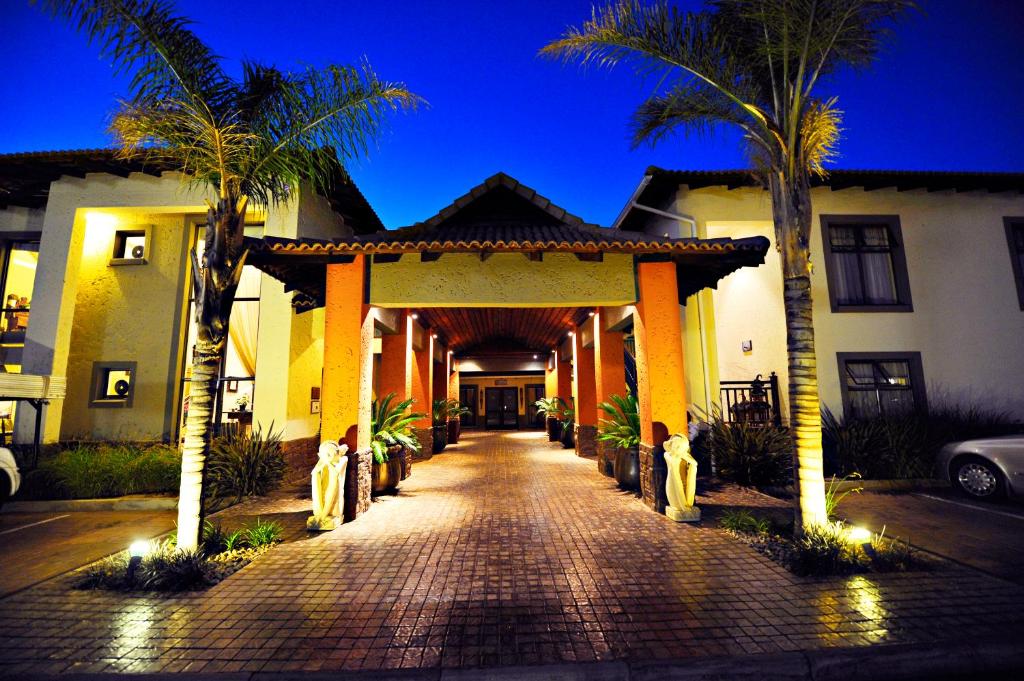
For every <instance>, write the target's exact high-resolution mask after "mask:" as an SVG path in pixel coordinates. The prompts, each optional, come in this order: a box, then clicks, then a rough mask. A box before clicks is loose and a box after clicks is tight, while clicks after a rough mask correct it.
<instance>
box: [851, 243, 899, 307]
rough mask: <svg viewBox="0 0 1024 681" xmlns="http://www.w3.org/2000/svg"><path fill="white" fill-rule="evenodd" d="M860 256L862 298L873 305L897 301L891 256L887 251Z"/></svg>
mask: <svg viewBox="0 0 1024 681" xmlns="http://www.w3.org/2000/svg"><path fill="white" fill-rule="evenodd" d="M860 257H861V263H862V265H863V268H864V300H865V301H866V302H868V303H871V304H874V305H892V304H894V303H897V302H899V301H898V297H897V295H896V279H895V277H894V276H893V272H892V257H891V256H890V255H889V254H888V253H864V254H862V255H861V256H860Z"/></svg>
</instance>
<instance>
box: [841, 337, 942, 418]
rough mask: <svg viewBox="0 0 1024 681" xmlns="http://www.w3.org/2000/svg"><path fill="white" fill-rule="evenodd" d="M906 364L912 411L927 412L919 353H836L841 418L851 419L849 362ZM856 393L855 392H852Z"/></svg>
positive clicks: (926, 397) (926, 396)
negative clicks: (912, 397)
mask: <svg viewBox="0 0 1024 681" xmlns="http://www.w3.org/2000/svg"><path fill="white" fill-rule="evenodd" d="M893 361H896V362H906V363H907V368H908V370H909V372H910V392H911V393H912V394H913V396H914V411H917V412H923V413H926V412H927V411H928V394H927V391H926V390H925V385H924V365H923V364H922V363H921V353H920V352H918V351H907V352H837V353H836V363H837V364H838V367H839V390H840V392H841V394H842V400H843V416H844V417H845V418H847V419H850V418H852V417H853V401H852V399H851V397H850V392H851V391H850V386H849V384H848V382H847V375H846V365H847V364H848V363H850V362H893ZM853 392H857V391H853Z"/></svg>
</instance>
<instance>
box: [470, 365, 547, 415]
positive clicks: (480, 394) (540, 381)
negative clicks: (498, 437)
mask: <svg viewBox="0 0 1024 681" xmlns="http://www.w3.org/2000/svg"><path fill="white" fill-rule="evenodd" d="M498 381H505V384H504V385H498ZM459 383H460V385H461V386H463V387H465V386H473V385H475V386H477V404H476V413H477V423H478V424H482V421H481V420H480V419H482V418H483V415H484V398H485V392H484V389H485V388H516V389H517V390H518V391H519V410H518V412H517V413H518V414H519V415H520V416H524V415H525V414H526V398H525V395H526V386H527V385H544V376H470V375H462V376H460V377H459Z"/></svg>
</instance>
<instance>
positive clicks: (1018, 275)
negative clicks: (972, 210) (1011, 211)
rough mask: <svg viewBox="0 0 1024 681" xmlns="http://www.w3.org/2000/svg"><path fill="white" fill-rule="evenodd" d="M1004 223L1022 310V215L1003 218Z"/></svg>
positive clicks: (1023, 245)
mask: <svg viewBox="0 0 1024 681" xmlns="http://www.w3.org/2000/svg"><path fill="white" fill-rule="evenodd" d="M1003 222H1004V223H1005V224H1006V240H1007V242H1009V244H1010V261H1011V263H1012V266H1013V278H1014V280H1016V282H1017V300H1019V301H1020V309H1022V310H1024V217H1022V218H1003Z"/></svg>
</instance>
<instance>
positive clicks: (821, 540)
mask: <svg viewBox="0 0 1024 681" xmlns="http://www.w3.org/2000/svg"><path fill="white" fill-rule="evenodd" d="M793 548H794V551H793V556H792V559H793V564H792V566H791V567H792V570H793V572H795V573H797V574H798V575H814V576H826V575H838V574H846V573H849V572H855V571H857V570H858V568H860V567H861V565H862V554H861V553H860V552H859V550H858V548H857V547H855V546H851V544H850V542H849V541H848V540H847V538H846V530H845V528H844V526H843V524H842V523H826V524H823V525H815V526H812V527H808V528H806V529H805V530H804V534H803V535H802V536H801V537H799V538H798V539H797V540H796V541H795V542H794V545H793Z"/></svg>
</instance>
